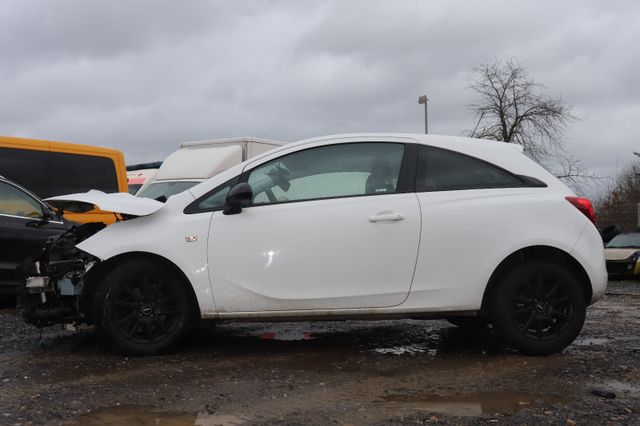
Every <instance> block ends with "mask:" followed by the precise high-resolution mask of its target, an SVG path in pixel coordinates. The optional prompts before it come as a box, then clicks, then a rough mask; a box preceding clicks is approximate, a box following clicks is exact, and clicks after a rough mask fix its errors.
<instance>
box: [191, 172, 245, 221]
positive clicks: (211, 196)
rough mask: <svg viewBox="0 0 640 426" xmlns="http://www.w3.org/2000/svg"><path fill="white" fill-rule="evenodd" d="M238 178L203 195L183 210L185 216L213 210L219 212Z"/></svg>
mask: <svg viewBox="0 0 640 426" xmlns="http://www.w3.org/2000/svg"><path fill="white" fill-rule="evenodd" d="M238 180H239V177H238V176H236V177H234V178H233V179H230V180H228V181H226V182H225V183H223V184H222V185H220V186H218V187H217V188H214V189H213V190H211V191H209V193H207V194H205V195H203V196H202V197H200V198H199V199H198V200H196V201H194V202H193V203H191V204H190V205H189V206H187V208H186V209H185V210H184V212H185V213H186V214H193V213H204V212H210V211H213V210H220V209H222V208H223V207H224V203H225V201H226V200H227V194H229V191H231V188H233V186H234V185H235V184H236V183H238Z"/></svg>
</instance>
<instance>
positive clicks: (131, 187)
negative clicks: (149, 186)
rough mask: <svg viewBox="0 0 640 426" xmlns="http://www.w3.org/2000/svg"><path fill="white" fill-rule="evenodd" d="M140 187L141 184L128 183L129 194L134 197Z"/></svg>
mask: <svg viewBox="0 0 640 426" xmlns="http://www.w3.org/2000/svg"><path fill="white" fill-rule="evenodd" d="M141 186H142V184H141V183H130V184H129V194H131V195H135V194H136V192H138V189H140V187H141Z"/></svg>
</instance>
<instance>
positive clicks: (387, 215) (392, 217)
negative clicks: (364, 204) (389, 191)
mask: <svg viewBox="0 0 640 426" xmlns="http://www.w3.org/2000/svg"><path fill="white" fill-rule="evenodd" d="M404 218H405V216H404V215H403V214H402V213H392V212H381V213H378V214H376V215H373V216H371V217H370V218H369V222H372V223H375V222H398V221H401V220H404Z"/></svg>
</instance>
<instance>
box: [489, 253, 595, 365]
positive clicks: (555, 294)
mask: <svg viewBox="0 0 640 426" xmlns="http://www.w3.org/2000/svg"><path fill="white" fill-rule="evenodd" d="M490 297H491V299H490V315H491V321H492V324H493V326H494V328H495V330H496V332H497V333H498V336H500V337H501V338H502V339H503V340H505V341H506V342H507V343H508V344H509V345H510V346H512V347H514V348H515V349H518V350H519V351H520V352H522V353H524V354H527V355H549V354H553V353H556V352H559V351H561V350H562V349H564V348H565V347H567V346H568V345H569V344H571V342H573V341H574V340H575V338H576V337H577V336H578V334H579V333H580V330H581V329H582V325H583V324H584V319H585V314H586V299H585V295H584V292H583V290H582V287H581V286H580V283H579V282H578V280H577V279H576V277H575V276H574V275H573V274H572V273H570V271H568V270H567V269H566V268H563V267H562V266H560V265H557V264H555V263H551V262H544V261H531V262H528V263H524V264H520V265H518V266H516V267H515V268H513V269H512V270H511V271H509V272H508V273H507V274H506V275H505V276H504V278H503V279H502V280H500V281H499V282H498V283H497V285H496V286H495V287H494V288H493V290H492V293H491V296H490Z"/></svg>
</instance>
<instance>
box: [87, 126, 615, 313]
mask: <svg viewBox="0 0 640 426" xmlns="http://www.w3.org/2000/svg"><path fill="white" fill-rule="evenodd" d="M356 141H393V142H404V143H416V142H417V143H425V144H427V145H431V146H436V147H442V148H446V149H451V150H454V151H460V152H463V153H465V154H467V155H472V156H476V157H477V158H480V159H483V160H485V161H488V162H491V163H493V164H496V165H498V166H501V167H503V168H505V169H507V170H509V171H511V172H512V173H516V174H522V175H526V176H530V177H534V178H536V179H539V180H541V181H543V182H545V183H546V184H547V185H548V187H546V188H510V189H482V190H462V191H442V192H427V193H418V194H413V193H410V194H395V195H384V196H372V197H353V198H342V199H331V200H318V201H308V202H297V203H289V204H286V203H285V204H279V205H270V206H255V207H249V208H246V209H244V210H243V211H242V213H240V214H237V215H231V216H224V215H222V213H221V212H219V211H218V212H215V213H211V212H209V213H198V214H184V213H183V211H184V209H185V207H187V206H188V205H189V204H190V203H191V202H192V201H193V200H194V199H196V198H198V197H200V196H202V195H204V194H206V193H207V192H208V191H210V190H212V189H214V188H216V187H217V186H219V185H221V184H222V183H224V182H226V181H228V180H229V179H231V178H233V177H235V176H237V175H238V174H240V173H241V172H242V171H243V170H250V169H252V168H253V167H255V166H257V165H260V164H262V163H264V162H266V161H269V160H271V159H273V158H277V157H279V156H280V155H283V154H285V153H289V152H294V151H297V150H300V149H305V148H309V147H312V146H319V145H327V144H330V143H344V142H356ZM568 195H573V194H572V192H571V191H570V190H569V189H568V188H567V187H566V186H565V185H564V184H562V183H561V182H560V181H558V180H557V179H556V178H554V177H552V176H551V175H550V174H549V173H548V172H547V171H545V170H544V169H542V168H541V167H540V166H538V165H537V164H535V163H534V162H533V161H531V160H529V159H528V158H526V157H525V156H524V155H522V154H520V153H519V152H518V150H517V149H514V148H513V147H512V146H510V144H505V143H502V142H489V141H479V140H478V141H470V140H469V139H465V138H456V137H441V136H431V135H430V136H424V135H388V134H384V135H379V134H376V135H338V136H334V137H328V138H321V139H310V140H305V141H301V142H298V143H294V144H289V145H287V146H284V147H281V148H277V149H274V150H272V151H269V152H267V153H265V154H262V155H260V156H258V157H255V158H253V159H251V160H249V161H246V162H244V163H242V164H240V165H238V166H234V167H232V168H231V169H229V170H227V171H225V172H222V173H220V174H218V175H216V176H214V177H212V178H210V179H208V180H206V181H204V182H202V183H200V184H198V185H196V186H194V187H193V188H191V189H189V190H188V191H185V192H184V193H181V194H178V195H176V196H173V197H171V198H170V199H169V200H168V201H167V203H166V205H165V207H164V208H162V209H160V210H159V211H157V212H156V213H154V214H152V215H150V216H147V217H144V218H138V219H134V220H131V221H126V222H122V223H117V224H115V225H112V226H109V227H107V228H105V229H104V230H102V231H100V232H99V233H97V234H95V235H94V236H93V237H91V238H89V239H87V240H85V241H84V242H82V243H81V244H80V245H79V246H78V247H79V248H80V249H81V250H84V251H86V252H88V253H90V254H93V255H94V256H96V257H98V258H100V259H102V260H107V259H110V258H113V257H114V256H117V255H121V254H126V253H130V252H149V253H154V254H156V255H159V256H162V257H164V258H166V259H167V260H169V261H171V262H173V263H174V264H175V265H176V266H178V267H179V268H180V269H181V270H182V271H183V272H184V274H185V276H186V277H187V278H188V280H189V282H190V283H191V285H192V286H193V288H194V290H195V293H196V296H197V298H198V303H199V306H200V310H201V314H202V316H203V317H204V318H285V317H297V316H299V317H321V316H341V315H344V316H349V315H376V314H380V315H390V314H407V313H422V312H452V311H455V312H459V311H472V310H477V309H479V308H480V303H481V301H482V295H483V292H484V289H485V288H486V286H487V283H488V281H489V278H490V277H491V274H492V273H493V271H495V269H496V267H497V266H498V265H499V264H500V263H501V262H502V260H504V259H505V258H506V257H507V256H509V255H510V254H512V253H514V252H516V251H518V250H520V249H522V248H525V247H530V246H538V245H543V246H549V247H554V248H557V249H559V250H562V251H564V252H565V253H568V254H570V255H571V256H573V258H574V259H575V260H576V261H578V262H579V263H580V264H581V265H582V266H583V268H584V269H585V271H587V274H588V276H589V278H590V281H591V285H592V287H593V297H592V300H591V301H592V302H593V301H595V300H597V299H598V298H600V297H601V296H602V294H603V293H604V287H605V285H606V269H605V267H604V255H603V247H602V243H601V241H600V242H599V243H598V241H597V239H598V238H599V236H598V234H597V231H596V229H595V227H594V226H593V224H591V223H590V222H589V221H588V220H587V219H586V217H585V216H584V215H583V214H582V213H580V212H579V211H578V210H577V209H576V208H575V207H574V206H572V205H571V204H570V203H569V202H567V201H566V200H565V199H564V197H565V196H568ZM367 198H370V199H371V202H370V204H368V203H369V202H368V201H367ZM387 198H389V199H392V198H393V199H394V200H396V201H398V202H399V203H400V204H398V205H396V204H394V205H392V206H389V205H388V201H386V202H385V201H384V199H387ZM348 200H356V201H357V202H356V203H355V204H354V206H355V205H358V206H357V207H351V206H350V202H351V201H348ZM314 203H315V204H314ZM305 204H306V205H308V206H309V208H308V209H306V210H305V211H304V213H296V212H295V211H296V210H297V209H301V208H302V207H303V205H305ZM360 204H361V205H360ZM338 205H344V206H345V212H347V213H349V212H350V213H353V214H354V216H349V214H347V213H345V216H338V215H332V214H330V213H329V210H330V207H329V206H338ZM363 206H365V207H363ZM498 207H499V208H498ZM351 209H352V210H351ZM396 209H402V213H403V214H405V215H406V219H405V220H404V221H401V222H398V223H384V224H375V225H376V226H373V224H370V223H368V221H367V219H368V217H369V216H371V215H372V214H375V213H377V212H381V211H385V210H392V211H395V210H396ZM289 213H291V215H289ZM280 215H283V216H281V217H280ZM296 215H297V216H296ZM356 216H358V217H359V218H358V220H356ZM360 221H361V222H360ZM420 222H421V223H420ZM369 225H371V226H369ZM378 225H380V226H379V227H378ZM210 226H211V231H210ZM367 227H369V228H370V229H376V230H378V229H379V230H381V231H385V232H386V231H389V233H388V234H387V235H385V236H384V239H385V240H384V241H385V242H386V243H387V244H388V246H387V245H385V244H382V239H377V240H376V239H375V238H373V239H372V238H370V237H367V236H366V232H365V229H366V228H367ZM283 230H289V231H291V232H289V233H287V234H286V235H283V232H286V231H283ZM391 230H393V231H391ZM349 232H352V233H353V236H352V237H351V238H354V239H355V238H363V239H364V240H365V241H367V243H366V244H357V242H356V241H355V240H353V241H352V240H346V241H345V243H344V247H343V249H344V250H341V245H340V240H339V239H340V238H341V236H342V235H341V234H344V235H349V236H351V234H349ZM414 232H415V234H412V233H414ZM395 233H397V235H396V234H395ZM194 236H195V237H196V241H193V242H187V238H188V237H194ZM418 236H420V238H421V241H420V242H419V244H418ZM402 239H404V240H405V241H408V243H407V246H406V247H400V245H399V241H400V240H402ZM314 245H317V247H316V248H317V251H313V248H314ZM418 245H419V249H418V250H417V252H413V254H412V250H416V249H417V248H418ZM345 254H346V255H347V256H345ZM369 258H370V259H373V260H372V261H371V262H370V264H373V265H374V268H373V269H372V271H371V274H367V275H366V276H362V277H358V276H356V274H355V273H354V271H355V270H356V268H354V269H353V270H351V269H349V264H350V263H351V262H355V263H354V264H355V265H358V267H359V268H362V267H363V265H366V264H367V261H368V260H367V259H369ZM416 258H417V260H416ZM319 260H320V261H321V262H324V263H323V264H324V265H326V270H325V269H322V268H319V267H318V266H319V265H320V264H319V263H317V262H318V261H319ZM385 262H387V263H385ZM411 263H413V265H414V267H415V271H413V270H412V268H411V267H410V266H407V264H411ZM386 268H391V269H386ZM393 268H396V269H393ZM360 270H362V269H360ZM388 274H398V275H394V276H399V277H400V278H398V279H397V280H392V279H391V278H390V276H391V275H388ZM340 275H342V277H340ZM255 277H257V278H255ZM367 281H368V282H370V283H373V285H372V286H371V287H370V288H369V289H368V290H369V292H368V293H366V294H363V293H364V289H365V286H364V283H365V282H367ZM389 281H393V282H392V283H391V284H390V285H389ZM385 283H386V284H385ZM323 284H325V285H331V287H330V288H329V290H330V291H322V289H320V288H319V286H322V285H323ZM409 287H410V288H409Z"/></svg>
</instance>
